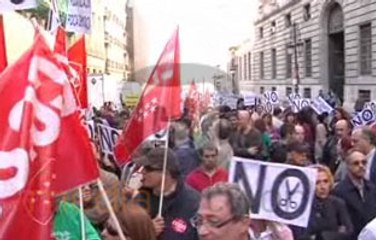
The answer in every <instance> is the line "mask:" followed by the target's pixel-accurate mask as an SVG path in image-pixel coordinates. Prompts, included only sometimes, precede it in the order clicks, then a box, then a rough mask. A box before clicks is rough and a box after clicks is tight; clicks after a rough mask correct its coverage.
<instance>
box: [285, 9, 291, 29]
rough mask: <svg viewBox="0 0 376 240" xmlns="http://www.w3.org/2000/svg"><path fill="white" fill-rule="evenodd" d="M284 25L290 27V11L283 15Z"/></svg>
mask: <svg viewBox="0 0 376 240" xmlns="http://www.w3.org/2000/svg"><path fill="white" fill-rule="evenodd" d="M285 25H286V27H287V28H289V27H291V13H289V14H286V16H285Z"/></svg>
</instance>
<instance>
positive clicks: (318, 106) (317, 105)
mask: <svg viewBox="0 0 376 240" xmlns="http://www.w3.org/2000/svg"><path fill="white" fill-rule="evenodd" d="M311 108H312V109H313V110H314V111H315V112H316V113H317V114H319V115H320V114H323V113H325V112H326V113H331V112H332V111H333V110H334V109H333V108H332V106H330V105H329V104H328V103H327V102H326V101H325V100H324V99H323V98H322V97H320V96H318V97H317V98H315V99H314V100H313V101H312V103H311Z"/></svg>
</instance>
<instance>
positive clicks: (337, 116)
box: [330, 107, 351, 131]
mask: <svg viewBox="0 0 376 240" xmlns="http://www.w3.org/2000/svg"><path fill="white" fill-rule="evenodd" d="M342 119H344V120H347V121H349V122H350V120H351V118H350V114H349V113H348V112H346V110H345V109H343V108H342V107H336V108H335V109H334V117H333V119H332V121H331V122H330V129H331V131H334V126H335V125H336V122H338V120H342Z"/></svg>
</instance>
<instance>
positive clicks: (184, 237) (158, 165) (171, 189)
mask: <svg viewBox="0 0 376 240" xmlns="http://www.w3.org/2000/svg"><path fill="white" fill-rule="evenodd" d="M165 153H166V154H167V156H166V157H167V158H166V159H167V162H166V173H165V188H164V191H163V193H161V185H162V176H163V160H164V155H165ZM137 163H138V164H140V165H141V166H142V167H143V170H142V174H143V179H142V188H141V189H140V193H139V194H138V195H137V196H136V199H135V200H136V201H137V202H139V203H140V204H141V205H143V206H144V207H145V208H146V210H147V211H148V213H149V215H150V216H151V218H152V219H153V224H154V227H155V230H156V233H157V235H158V239H163V240H175V239H177V240H196V239H198V235H197V231H196V229H195V228H193V226H192V225H191V224H190V222H189V220H190V218H192V217H193V215H194V213H195V212H196V211H197V209H198V206H199V202H200V194H199V193H198V192H197V191H195V190H194V189H192V188H191V187H189V186H187V185H186V184H185V183H184V179H183V178H182V175H181V172H180V167H179V161H178V159H177V158H176V155H175V154H174V152H173V151H172V150H171V149H167V151H166V149H165V148H155V149H153V150H151V151H150V152H149V153H148V154H146V155H145V156H143V157H141V158H140V159H138V160H137ZM161 194H163V196H164V198H163V206H162V214H161V215H162V216H158V210H159V199H160V195H161Z"/></svg>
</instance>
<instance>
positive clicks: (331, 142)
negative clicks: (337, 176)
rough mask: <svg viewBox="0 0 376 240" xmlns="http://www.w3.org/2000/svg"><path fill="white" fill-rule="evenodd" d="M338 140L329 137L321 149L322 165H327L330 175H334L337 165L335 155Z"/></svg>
mask: <svg viewBox="0 0 376 240" xmlns="http://www.w3.org/2000/svg"><path fill="white" fill-rule="evenodd" d="M337 143H338V138H337V137H336V136H330V137H329V138H328V140H327V141H326V143H325V145H324V147H323V149H322V158H321V159H322V163H324V164H325V165H327V166H328V167H329V168H330V170H331V172H332V173H335V172H336V170H337V167H338V165H339V162H338V153H337Z"/></svg>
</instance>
